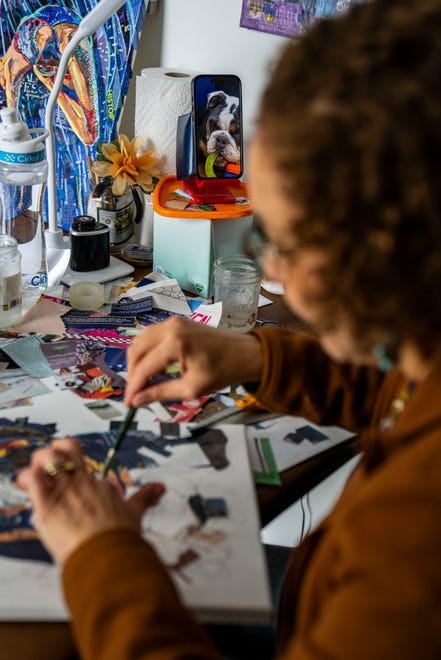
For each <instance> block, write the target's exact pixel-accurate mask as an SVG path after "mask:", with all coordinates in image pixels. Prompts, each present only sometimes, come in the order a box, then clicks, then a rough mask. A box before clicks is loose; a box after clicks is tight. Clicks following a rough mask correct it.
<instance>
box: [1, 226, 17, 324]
mask: <svg viewBox="0 0 441 660" xmlns="http://www.w3.org/2000/svg"><path fill="white" fill-rule="evenodd" d="M20 262H21V255H20V252H19V251H18V245H17V241H16V240H15V238H12V236H8V235H7V234H0V329H2V330H3V329H4V328H9V327H10V326H11V325H13V324H14V323H16V322H17V321H18V320H19V319H20V317H21V268H20Z"/></svg>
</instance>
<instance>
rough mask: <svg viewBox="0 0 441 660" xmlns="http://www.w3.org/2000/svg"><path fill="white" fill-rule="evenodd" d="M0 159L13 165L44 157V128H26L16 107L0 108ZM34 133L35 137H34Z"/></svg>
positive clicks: (37, 160) (45, 134) (46, 135)
mask: <svg viewBox="0 0 441 660" xmlns="http://www.w3.org/2000/svg"><path fill="white" fill-rule="evenodd" d="M0 117H1V120H2V121H1V123H0V161H1V162H2V163H11V164H15V165H32V164H34V163H40V162H41V161H43V160H44V159H45V148H44V144H43V142H44V140H45V139H46V138H47V137H48V135H49V131H48V130H47V129H45V128H28V127H27V125H26V124H25V122H24V121H22V120H21V119H20V118H19V116H18V113H17V109H16V108H1V109H0ZM34 135H35V137H34Z"/></svg>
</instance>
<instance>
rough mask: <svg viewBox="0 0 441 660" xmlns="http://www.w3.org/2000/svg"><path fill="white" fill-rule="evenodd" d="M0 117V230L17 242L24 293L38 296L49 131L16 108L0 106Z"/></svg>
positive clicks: (43, 271)
mask: <svg viewBox="0 0 441 660" xmlns="http://www.w3.org/2000/svg"><path fill="white" fill-rule="evenodd" d="M0 117H1V120H2V121H1V123H0V232H1V233H2V234H8V235H9V236H12V237H13V238H15V239H16V241H17V243H18V249H19V251H20V254H21V257H22V260H21V274H22V293H23V297H30V296H32V297H34V296H35V297H38V295H39V294H41V293H43V292H44V291H45V289H46V288H47V259H46V247H45V239H44V227H43V215H42V214H43V201H44V192H45V189H46V181H47V161H46V156H45V148H44V144H43V141H44V140H45V139H46V137H47V135H48V131H46V130H45V129H40V128H34V129H28V127H27V126H26V124H25V123H24V122H23V121H21V120H20V119H19V118H18V115H17V110H16V109H15V108H2V109H1V110H0Z"/></svg>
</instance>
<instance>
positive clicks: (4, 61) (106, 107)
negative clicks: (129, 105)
mask: <svg viewBox="0 0 441 660" xmlns="http://www.w3.org/2000/svg"><path fill="white" fill-rule="evenodd" d="M96 4H97V0H60V1H59V2H56V3H55V2H54V3H53V4H50V2H49V3H48V2H47V0H0V21H1V25H2V31H1V35H0V107H3V106H5V105H7V106H14V107H17V108H18V110H19V114H20V116H21V118H22V119H23V120H24V121H26V123H27V124H28V126H29V127H35V126H43V125H44V118H45V109H46V104H47V100H48V97H49V94H50V91H51V89H52V87H53V83H54V79H55V75H56V72H57V68H58V63H59V61H60V57H61V53H62V52H63V51H64V49H65V47H66V45H67V43H68V42H69V40H70V38H71V36H72V34H73V33H74V32H75V31H76V30H77V29H78V25H79V24H80V22H81V20H82V18H83V17H84V16H85V15H86V14H87V13H88V12H89V11H90V10H91V9H93V7H94V6H95V5H96ZM148 5H149V2H148V0H127V2H126V4H125V5H124V6H123V7H122V8H121V9H120V11H119V12H117V13H116V14H114V15H113V16H112V18H111V19H109V20H108V21H107V22H106V23H105V25H104V26H103V27H101V28H99V29H98V30H97V32H96V33H95V34H93V35H92V36H91V37H89V38H87V39H84V40H83V41H82V42H81V43H80V44H79V46H78V47H77V48H76V49H75V51H74V54H73V56H72V57H71V58H70V61H69V65H68V69H67V72H66V76H65V78H64V83H63V86H62V89H61V92H60V95H59V97H58V102H57V105H56V108H55V113H54V122H53V131H54V137H55V144H56V170H57V189H58V209H57V215H58V224H59V226H61V227H63V229H69V227H70V224H71V222H72V219H73V218H74V217H75V216H76V215H78V214H82V213H85V211H86V206H87V197H88V193H89V187H90V173H89V167H88V159H89V160H92V161H93V160H95V157H96V149H97V145H98V143H99V142H100V141H104V142H109V141H111V140H113V139H114V138H115V136H116V132H117V122H118V119H119V117H120V114H121V110H122V107H123V102H124V98H125V96H126V94H127V91H128V85H129V81H130V78H131V75H132V65H133V60H134V54H135V53H136V50H137V47H138V41H139V36H140V33H141V29H142V26H143V22H144V17H145V14H146V11H147V10H148ZM155 5H156V3H155Z"/></svg>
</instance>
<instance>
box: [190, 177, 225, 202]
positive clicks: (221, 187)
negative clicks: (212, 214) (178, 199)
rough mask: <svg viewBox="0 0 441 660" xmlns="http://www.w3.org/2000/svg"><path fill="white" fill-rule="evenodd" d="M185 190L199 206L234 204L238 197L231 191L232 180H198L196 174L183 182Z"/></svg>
mask: <svg viewBox="0 0 441 660" xmlns="http://www.w3.org/2000/svg"><path fill="white" fill-rule="evenodd" d="M183 184H184V188H185V190H187V192H189V193H190V195H191V196H192V197H193V199H194V200H195V202H197V203H198V204H234V203H235V202H236V197H235V196H234V195H233V193H232V192H231V191H230V190H229V188H228V184H230V186H231V179H213V180H211V179H210V180H207V179H198V178H197V176H195V175H194V174H192V175H190V177H189V178H188V179H184V181H183Z"/></svg>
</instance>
